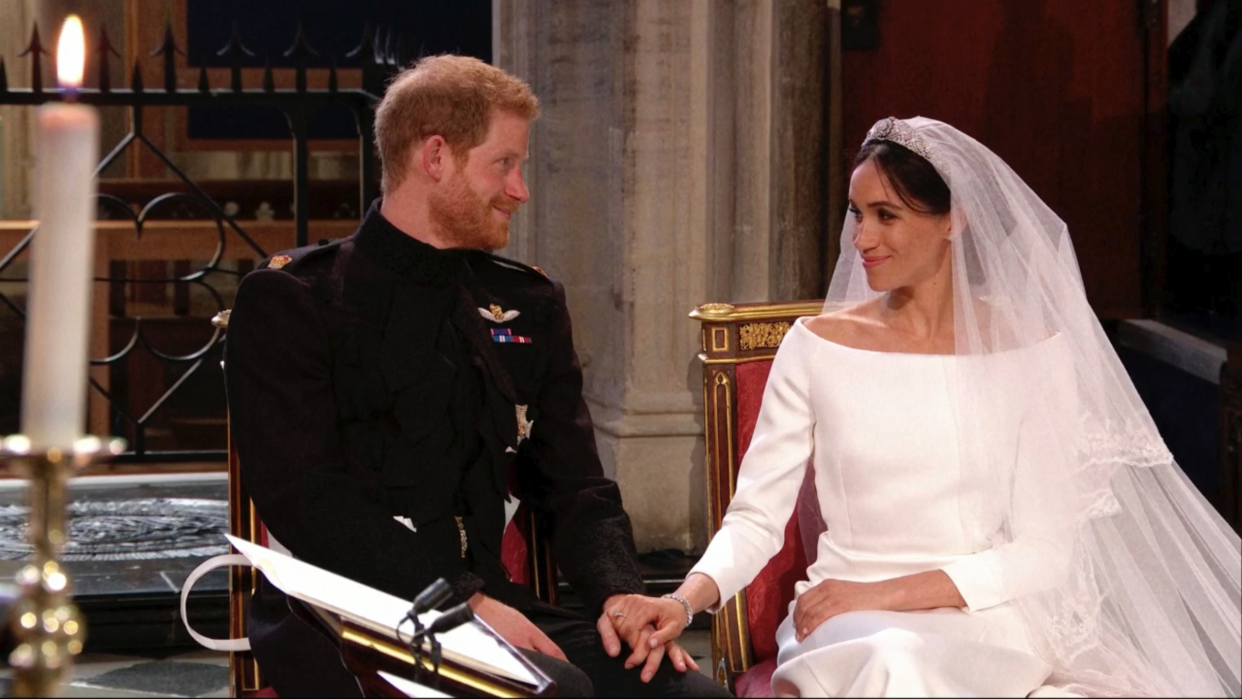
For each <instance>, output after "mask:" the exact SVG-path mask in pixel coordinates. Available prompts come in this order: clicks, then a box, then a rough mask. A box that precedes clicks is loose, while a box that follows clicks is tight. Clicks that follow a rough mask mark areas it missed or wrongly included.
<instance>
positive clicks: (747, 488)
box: [691, 332, 815, 612]
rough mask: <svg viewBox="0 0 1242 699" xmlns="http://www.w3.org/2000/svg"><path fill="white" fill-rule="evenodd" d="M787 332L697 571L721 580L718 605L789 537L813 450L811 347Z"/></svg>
mask: <svg viewBox="0 0 1242 699" xmlns="http://www.w3.org/2000/svg"><path fill="white" fill-rule="evenodd" d="M803 335H804V333H796V332H791V333H789V334H788V335H786V337H785V341H784V342H783V343H782V345H781V348H780V349H779V350H778V351H777V354H776V358H775V359H774V360H773V362H772V371H771V373H770V374H769V376H768V381H767V385H766V387H765V388H764V391H763V405H762V407H761V408H760V410H759V418H758V420H757V423H756V425H755V432H754V437H753V438H752V440H751V443H750V448H749V449H748V450H747V451H746V455H745V456H744V457H743V459H742V465H741V468H740V469H739V470H738V475H737V490H736V492H735V493H734V495H733V499H732V501H731V502H730V503H729V509H728V512H726V514H725V516H724V520H723V522H722V524H721V528H720V531H719V532H717V533H716V536H715V537H713V538H712V541H711V543H710V544H709V545H708V547H707V551H706V552H705V553H704V554H703V557H702V558H701V559H700V560H699V562H698V564H697V565H695V566H694V568H693V569H692V570H691V572H692V573H703V574H705V575H707V576H709V577H711V578H712V580H713V581H715V583H716V586H717V588H718V589H719V590H720V600H719V601H718V602H717V603H716V605H715V606H713V607H712V609H711V611H713V612H715V611H718V610H719V609H720V607H721V605H723V603H724V601H725V600H728V599H730V598H731V597H733V596H734V595H736V594H737V593H738V591H740V590H741V589H742V588H743V587H745V586H746V585H748V584H750V582H751V581H752V580H754V578H755V576H756V575H758V574H759V571H761V570H763V566H764V565H766V564H767V562H768V560H769V559H771V558H772V556H775V555H776V554H777V553H779V552H780V550H781V547H782V546H783V545H784V543H785V525H786V524H787V523H788V522H789V517H790V515H792V514H793V509H794V505H795V504H796V502H797V499H798V490H799V488H801V486H802V480H803V477H804V476H805V474H806V468H807V463H808V460H809V459H810V457H811V453H812V450H813V449H812V445H813V433H814V427H815V415H814V412H813V410H812V408H811V403H810V397H809V394H808V386H809V384H810V381H809V374H808V367H807V363H808V362H807V352H806V349H805V348H802V347H798V346H796V344H797V343H798V342H801V341H805V338H803Z"/></svg>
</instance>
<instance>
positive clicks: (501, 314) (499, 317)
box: [479, 303, 522, 323]
mask: <svg viewBox="0 0 1242 699" xmlns="http://www.w3.org/2000/svg"><path fill="white" fill-rule="evenodd" d="M479 315H481V316H483V317H484V318H486V319H488V320H490V321H492V322H493V323H508V322H509V321H511V320H513V319H514V318H517V317H518V316H520V315H522V314H521V313H520V312H519V311H506V310H504V309H503V308H501V307H500V306H497V305H496V304H494V303H493V304H491V305H490V306H488V307H487V308H480V309H479Z"/></svg>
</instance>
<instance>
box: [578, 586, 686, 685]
mask: <svg viewBox="0 0 1242 699" xmlns="http://www.w3.org/2000/svg"><path fill="white" fill-rule="evenodd" d="M595 626H596V628H597V629H598V630H599V635H600V638H601V639H603V641H604V651H605V652H607V653H608V655H609V656H611V657H614V658H615V657H617V656H618V655H619V654H620V653H621V642H622V641H624V642H625V644H626V645H628V646H629V647H630V649H631V651H632V652H631V653H630V656H629V657H628V658H626V660H625V669H627V670H629V669H631V668H635V667H638V666H639V665H642V666H643V669H642V674H641V675H640V679H642V681H643V682H650V681H651V678H652V677H654V676H655V673H656V671H657V670H658V669H660V662H661V661H662V660H663V659H664V658H665V656H667V657H668V659H669V662H671V663H672V664H673V667H674V668H676V669H677V671H678V672H685V671H686V669H687V668H689V669H692V670H695V671H697V670H698V669H699V665H698V663H696V662H694V658H692V657H690V654H689V653H688V652H686V649H684V648H682V647H681V646H680V645H678V644H677V643H675V642H674V640H673V639H675V638H677V637H678V636H680V635H681V632H682V629H684V628H685V626H686V609H685V607H683V606H681V603H680V602H678V601H676V600H673V599H666V598H661V597H647V596H646V595H613V596H612V597H609V598H608V599H607V600H605V601H604V613H603V614H600V616H599V621H598V622H596V624H595Z"/></svg>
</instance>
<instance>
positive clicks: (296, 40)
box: [283, 22, 319, 58]
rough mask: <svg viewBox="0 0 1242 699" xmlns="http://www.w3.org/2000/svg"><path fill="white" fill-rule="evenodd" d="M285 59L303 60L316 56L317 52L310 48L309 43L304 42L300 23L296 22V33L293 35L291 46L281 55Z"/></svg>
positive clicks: (303, 31)
mask: <svg viewBox="0 0 1242 699" xmlns="http://www.w3.org/2000/svg"><path fill="white" fill-rule="evenodd" d="M283 55H284V57H285V58H289V57H290V56H292V57H294V58H304V57H306V56H318V55H319V52H318V51H316V50H315V49H314V48H313V47H311V45H310V42H309V41H307V40H306V32H305V30H304V29H303V28H302V23H301V22H298V29H297V33H295V34H294V35H293V44H291V45H290V46H289V48H288V49H286V50H285V53H284V54H283Z"/></svg>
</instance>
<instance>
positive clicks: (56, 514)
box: [0, 435, 125, 697]
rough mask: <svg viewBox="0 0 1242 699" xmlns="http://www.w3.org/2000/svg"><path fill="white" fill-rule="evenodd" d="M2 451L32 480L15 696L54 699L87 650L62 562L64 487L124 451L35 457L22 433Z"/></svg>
mask: <svg viewBox="0 0 1242 699" xmlns="http://www.w3.org/2000/svg"><path fill="white" fill-rule="evenodd" d="M0 446H2V447H3V448H2V449H0V457H2V458H0V463H2V464H3V465H4V470H6V471H10V472H15V473H17V474H18V475H21V476H22V477H24V478H27V479H29V484H28V485H27V487H26V500H27V502H28V503H29V505H30V512H29V514H28V517H29V519H28V522H27V525H26V538H27V540H28V541H29V542H30V545H31V546H32V547H33V549H34V550H33V551H31V556H30V562H29V563H28V564H26V565H25V566H23V567H22V569H21V570H20V571H18V573H17V584H18V585H20V586H21V589H22V595H21V598H20V599H19V600H18V602H17V604H16V606H15V608H14V609H13V612H12V614H11V619H12V621H11V622H10V623H11V624H12V629H13V638H14V640H15V641H16V648H15V649H14V650H13V652H12V653H11V654H10V655H9V665H10V666H12V668H13V680H12V682H13V684H12V685H11V686H10V688H9V693H10V696H14V697H50V696H52V695H53V694H55V693H56V691H57V690H58V689H59V688H60V685H61V681H62V680H63V679H64V677H65V675H66V674H67V673H68V671H69V669H70V668H71V667H72V666H73V656H75V655H77V654H78V653H81V652H82V644H83V641H84V640H85V638H86V625H85V623H84V622H83V621H82V619H81V618H80V616H79V614H78V608H77V607H76V606H74V604H73V602H72V601H71V600H70V597H69V590H70V588H69V578H68V577H67V576H66V575H65V571H64V570H63V569H62V568H61V566H60V561H59V560H58V557H59V554H60V549H61V546H63V545H64V543H65V539H66V538H67V537H66V534H67V533H68V529H67V527H66V526H65V482H66V481H67V480H68V479H69V476H70V472H71V471H72V470H73V469H78V468H82V467H84V466H87V465H90V464H92V463H97V462H99V461H101V460H103V459H105V458H107V457H110V456H114V455H116V454H119V453H120V452H121V451H122V450H123V449H124V448H125V441H124V440H121V439H109V440H107V441H104V440H100V439H98V438H96V437H86V438H84V439H80V440H78V441H77V442H75V443H74V445H73V447H72V449H70V450H68V451H66V450H64V449H56V448H52V449H48V450H47V451H44V452H34V451H33V450H32V449H31V445H30V440H29V439H27V438H26V437H25V436H23V435H11V436H9V437H6V438H5V439H4V441H3V443H2V445H0Z"/></svg>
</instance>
